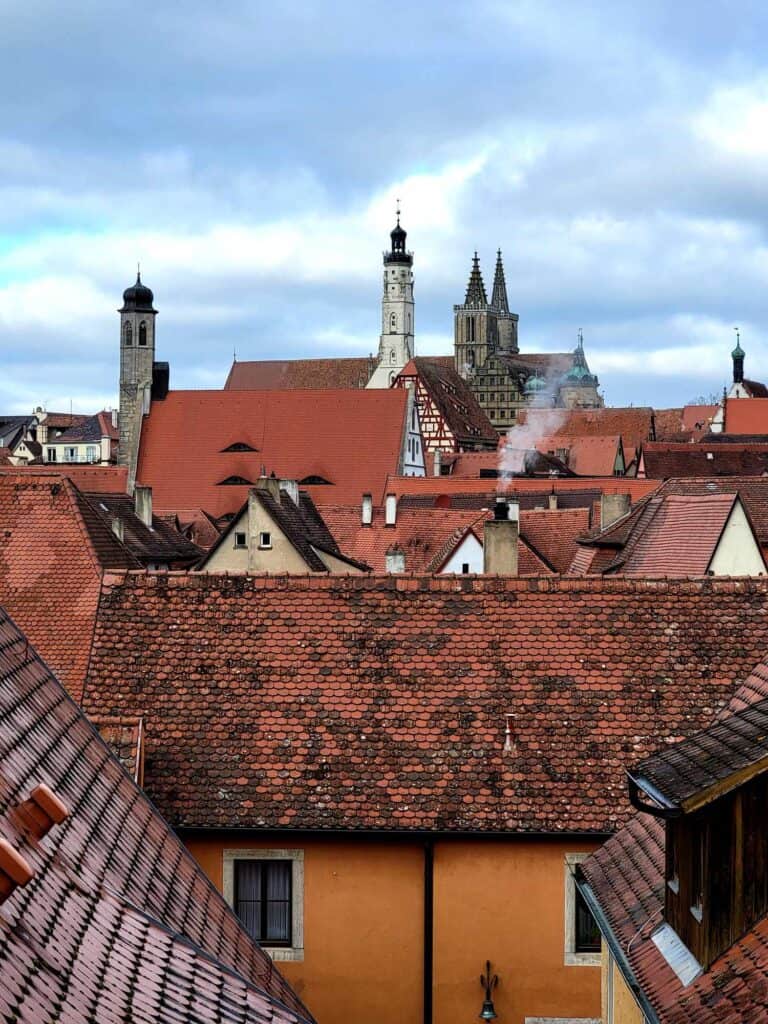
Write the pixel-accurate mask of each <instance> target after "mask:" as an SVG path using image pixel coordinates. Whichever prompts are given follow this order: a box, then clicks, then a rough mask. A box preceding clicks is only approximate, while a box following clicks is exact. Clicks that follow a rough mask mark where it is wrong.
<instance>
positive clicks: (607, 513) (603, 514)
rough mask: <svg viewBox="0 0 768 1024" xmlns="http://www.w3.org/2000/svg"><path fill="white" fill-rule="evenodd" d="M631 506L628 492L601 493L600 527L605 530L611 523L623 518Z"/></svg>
mask: <svg viewBox="0 0 768 1024" xmlns="http://www.w3.org/2000/svg"><path fill="white" fill-rule="evenodd" d="M630 508H631V501H630V496H629V495H628V494H601V495H600V529H601V530H605V529H606V528H607V527H608V526H610V525H611V523H615V522H616V520H617V519H621V517H622V516H624V515H626V514H627V512H629V510H630Z"/></svg>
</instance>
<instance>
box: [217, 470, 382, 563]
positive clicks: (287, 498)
mask: <svg viewBox="0 0 768 1024" xmlns="http://www.w3.org/2000/svg"><path fill="white" fill-rule="evenodd" d="M198 568H199V569H202V570H205V571H207V572H247V573H266V572H268V573H308V572H312V573H315V572H317V573H333V574H340V573H341V574H347V573H351V574H353V575H356V574H359V573H363V572H369V571H370V569H369V567H368V566H367V565H365V563H363V562H358V561H355V560H354V559H351V558H347V557H346V556H345V555H343V554H342V553H341V551H340V550H339V547H338V545H337V544H336V541H335V540H334V539H333V537H332V536H331V534H330V532H329V531H328V528H327V527H326V525H325V523H324V522H323V519H322V517H321V516H320V513H319V512H318V511H317V509H316V507H315V504H314V502H313V501H312V499H311V498H310V496H309V495H308V494H307V492H306V491H300V490H299V486H298V484H297V483H296V482H295V481H294V480H277V479H276V478H275V477H261V478H260V479H259V482H258V484H257V486H256V487H254V488H252V489H251V491H250V492H249V494H248V500H247V501H246V503H245V504H244V505H243V507H242V508H241V509H240V511H239V512H237V513H236V514H235V516H234V517H233V519H232V521H231V522H230V524H229V526H228V527H227V528H226V530H225V531H224V532H223V533H222V535H221V537H220V538H219V540H218V541H217V542H216V543H215V544H214V546H213V547H212V548H211V550H210V551H209V552H208V554H207V555H206V556H205V558H204V559H203V560H202V561H201V562H200V564H199V566H198Z"/></svg>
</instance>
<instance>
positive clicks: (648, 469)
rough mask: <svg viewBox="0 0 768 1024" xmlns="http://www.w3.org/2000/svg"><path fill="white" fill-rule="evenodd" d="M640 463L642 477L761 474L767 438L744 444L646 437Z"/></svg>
mask: <svg viewBox="0 0 768 1024" xmlns="http://www.w3.org/2000/svg"><path fill="white" fill-rule="evenodd" d="M741 401H744V402H746V401H750V399H746V398H745V399H741ZM642 463H643V466H644V469H645V475H646V477H648V478H652V479H654V480H667V479H669V478H670V477H684V476H762V475H763V474H764V473H768V441H766V443H765V444H745V445H736V444H714V445H711V444H707V443H706V442H703V441H702V442H700V443H698V444H686V443H683V444H675V443H672V442H667V441H648V442H646V443H645V444H644V445H643V454H642Z"/></svg>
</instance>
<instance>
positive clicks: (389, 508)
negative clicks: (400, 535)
mask: <svg viewBox="0 0 768 1024" xmlns="http://www.w3.org/2000/svg"><path fill="white" fill-rule="evenodd" d="M396 523H397V495H396V494H388V495H387V496H386V498H385V499H384V525H385V526H394V525H395V524H396Z"/></svg>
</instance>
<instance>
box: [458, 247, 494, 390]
mask: <svg viewBox="0 0 768 1024" xmlns="http://www.w3.org/2000/svg"><path fill="white" fill-rule="evenodd" d="M505 294H506V289H505ZM453 338H454V358H455V360H456V369H457V371H458V372H459V373H460V374H461V376H462V377H464V378H465V379H467V378H471V377H473V376H474V374H475V371H476V370H477V369H479V368H480V367H481V366H482V365H483V364H484V363H485V361H486V359H487V358H488V356H489V355H490V354H491V353H493V352H495V351H496V349H497V348H498V345H499V335H498V326H497V315H496V310H495V309H494V308H493V306H492V305H491V304H490V303H489V302H488V296H487V295H486V292H485V284H484V282H483V275H482V273H481V272H480V260H479V259H478V256H477V253H475V255H474V257H473V258H472V270H471V271H470V273H469V283H468V284H467V294H466V297H465V299H464V304H463V305H461V306H454V307H453Z"/></svg>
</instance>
